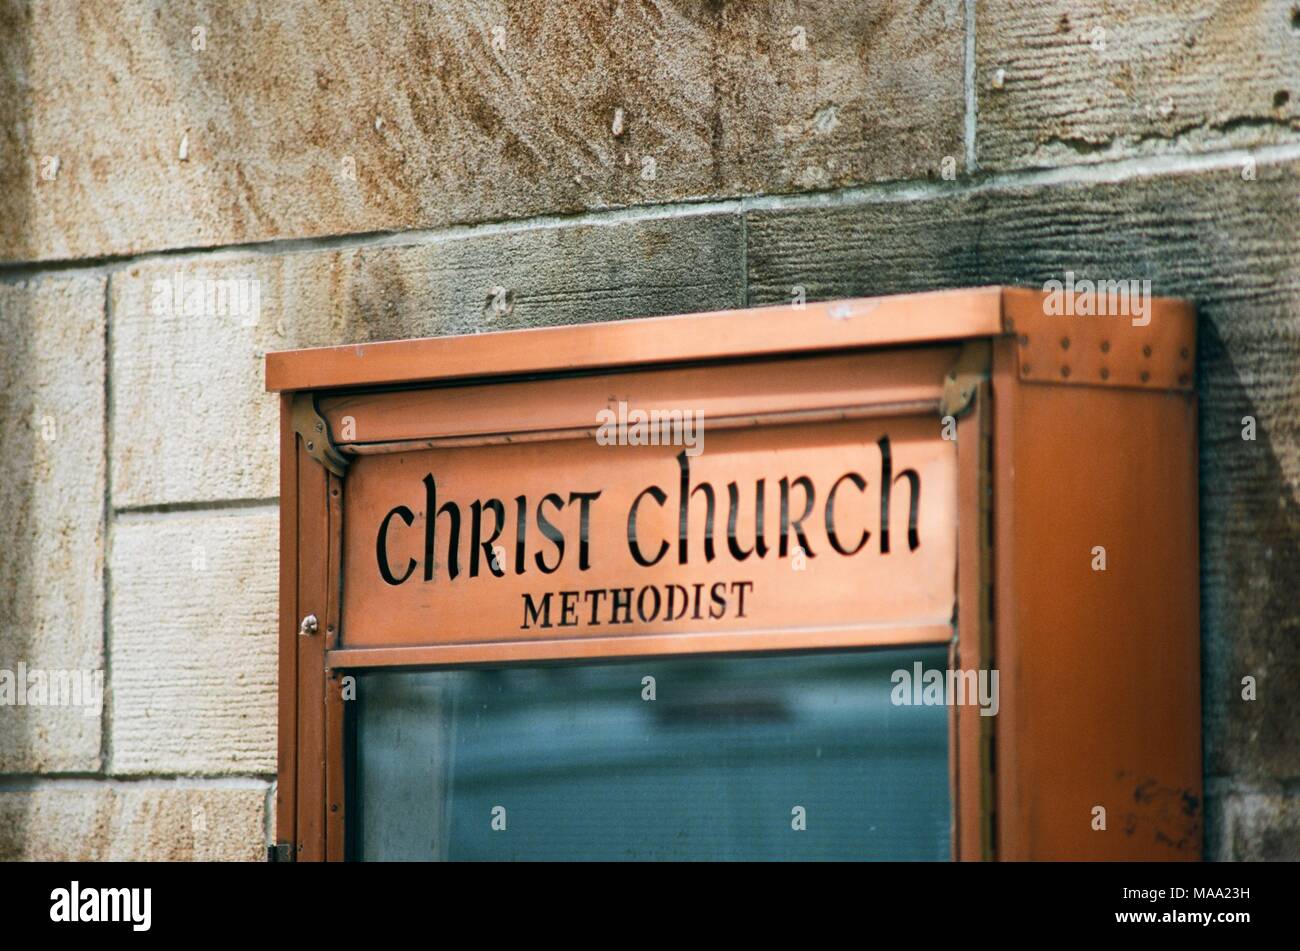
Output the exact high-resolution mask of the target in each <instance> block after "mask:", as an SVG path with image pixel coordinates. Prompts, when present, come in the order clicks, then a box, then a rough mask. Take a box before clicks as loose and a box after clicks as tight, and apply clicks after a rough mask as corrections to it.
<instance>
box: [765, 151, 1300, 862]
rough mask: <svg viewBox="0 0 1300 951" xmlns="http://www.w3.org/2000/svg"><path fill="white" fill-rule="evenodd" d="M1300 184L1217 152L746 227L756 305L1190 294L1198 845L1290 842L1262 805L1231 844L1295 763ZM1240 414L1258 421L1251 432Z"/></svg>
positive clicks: (1296, 771) (1298, 753) (1210, 854)
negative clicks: (1126, 282)
mask: <svg viewBox="0 0 1300 951" xmlns="http://www.w3.org/2000/svg"><path fill="white" fill-rule="evenodd" d="M1298 181H1300V169H1297V167H1296V166H1295V165H1294V163H1278V164H1273V165H1265V164H1261V165H1260V166H1259V169H1258V176H1257V178H1251V179H1249V180H1246V179H1244V178H1243V176H1242V175H1241V174H1240V169H1239V168H1237V167H1235V166H1232V165H1225V166H1224V167H1222V168H1213V169H1210V170H1208V171H1205V172H1192V173H1178V174H1171V175H1167V176H1151V177H1134V178H1131V179H1125V180H1121V181H1117V182H1101V183H1086V182H1085V183H1078V184H1059V185H1052V186H1044V187H1038V186H1023V187H1007V188H997V189H989V190H981V191H977V192H973V193H972V192H968V193H965V194H960V193H959V194H956V195H952V196H941V197H936V198H933V199H927V200H921V201H913V202H897V203H891V202H886V203H865V204H863V205H860V206H857V207H851V208H843V209H833V210H828V211H825V212H821V213H819V215H818V218H817V220H816V221H815V222H810V221H809V220H808V219H807V218H806V217H801V216H800V215H799V214H796V213H791V212H786V211H778V212H771V213H764V212H759V213H754V214H752V215H751V217H750V221H749V225H748V234H749V255H748V287H749V294H750V304H751V305H758V304H765V303H786V302H788V301H789V299H790V298H789V293H790V288H792V287H794V286H795V285H803V286H805V287H806V289H807V293H808V299H809V300H813V299H819V300H825V299H830V298H835V297H852V296H863V295H877V294H892V293H901V292H908V291H920V290H926V289H933V288H942V287H962V286H966V287H969V286H976V285H981V284H1018V285H1022V286H1028V287H1041V286H1042V285H1043V283H1044V282H1045V281H1046V280H1049V279H1057V280H1061V279H1062V278H1063V277H1064V272H1065V271H1066V270H1067V269H1069V270H1072V271H1074V273H1075V277H1076V280H1082V279H1084V278H1087V279H1090V280H1100V279H1110V280H1119V279H1137V280H1141V279H1150V280H1151V286H1152V292H1153V293H1155V294H1158V295H1164V296H1174V297H1183V298H1187V299H1189V300H1191V301H1193V302H1194V303H1195V304H1196V306H1197V312H1198V338H1199V339H1198V351H1199V356H1198V367H1197V370H1198V376H1197V394H1198V397H1199V402H1200V431H1199V442H1200V445H1199V457H1200V473H1199V475H1200V503H1201V520H1200V531H1201V644H1202V708H1203V718H1202V723H1203V730H1204V734H1203V735H1204V753H1205V755H1204V769H1205V776H1206V780H1207V782H1206V787H1207V790H1209V791H1210V793H1211V795H1210V799H1209V802H1207V804H1206V828H1207V830H1210V835H1209V836H1207V842H1206V846H1207V850H1206V857H1207V858H1210V859H1233V858H1264V857H1266V855H1265V854H1264V853H1271V854H1272V855H1273V856H1274V857H1283V856H1286V857H1290V858H1296V857H1298V856H1300V841H1297V840H1296V835H1295V832H1294V825H1293V823H1292V822H1291V821H1290V820H1287V819H1286V817H1285V815H1281V814H1279V815H1276V816H1270V815H1269V814H1268V813H1267V809H1268V808H1270V807H1268V806H1265V813H1264V814H1261V815H1260V816H1259V817H1258V819H1259V823H1260V829H1261V830H1265V831H1267V830H1269V829H1271V830H1272V832H1270V833H1269V834H1270V835H1272V838H1271V839H1269V842H1271V843H1272V844H1271V845H1269V844H1267V843H1262V844H1259V845H1258V847H1256V846H1254V845H1252V844H1251V843H1250V842H1247V841H1246V840H1244V839H1241V840H1240V841H1238V840H1239V839H1240V836H1238V835H1237V834H1236V833H1234V832H1233V830H1232V829H1231V828H1229V826H1232V825H1233V824H1234V822H1235V820H1231V821H1229V820H1228V818H1227V817H1229V816H1230V815H1236V814H1237V813H1238V812H1240V810H1241V804H1242V798H1241V797H1242V795H1244V794H1252V793H1253V794H1257V799H1259V798H1261V796H1260V795H1259V794H1262V798H1263V799H1264V800H1267V802H1269V803H1274V804H1282V803H1285V802H1286V801H1287V797H1288V796H1289V795H1293V793H1292V792H1290V789H1291V786H1289V785H1288V784H1293V783H1294V780H1295V777H1297V776H1300V744H1297V743H1296V724H1297V723H1300V691H1296V690H1294V689H1293V687H1292V685H1293V684H1294V683H1295V682H1296V681H1297V680H1300V605H1298V604H1297V601H1296V592H1297V591H1300V504H1298V502H1297V492H1298V491H1300V422H1298V421H1297V419H1298V416H1297V412H1296V410H1297V407H1300V383H1297V381H1298V380H1300V324H1298V323H1297V318H1296V311H1295V308H1296V302H1297V301H1298V300H1300V243H1298V242H1297V239H1296V238H1295V231H1294V221H1295V220H1296V216H1297V215H1298V214H1300V197H1298V196H1300V191H1297V183H1298ZM1078 319H1098V318H1078ZM1243 417H1252V418H1253V419H1254V420H1255V439H1254V440H1253V441H1249V440H1245V439H1243V438H1242V433H1243V422H1242V420H1243ZM1153 596H1159V592H1153ZM1134 633H1135V635H1138V634H1140V632H1134ZM1247 676H1252V677H1254V678H1255V681H1256V687H1257V695H1256V696H1257V699H1255V700H1253V701H1249V700H1245V699H1243V697H1242V689H1243V686H1242V678H1243V677H1247ZM1269 797H1275V798H1269ZM1282 808H1283V809H1285V806H1282ZM1288 830H1290V831H1288Z"/></svg>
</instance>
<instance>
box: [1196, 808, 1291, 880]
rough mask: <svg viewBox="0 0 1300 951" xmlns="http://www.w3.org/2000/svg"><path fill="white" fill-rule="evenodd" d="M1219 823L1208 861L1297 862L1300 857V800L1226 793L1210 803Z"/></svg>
mask: <svg viewBox="0 0 1300 951" xmlns="http://www.w3.org/2000/svg"><path fill="white" fill-rule="evenodd" d="M1206 806H1207V809H1212V810H1213V813H1210V815H1213V816H1214V817H1215V819H1216V821H1215V822H1214V823H1213V824H1212V826H1211V828H1210V830H1209V833H1210V836H1212V839H1211V840H1210V841H1207V843H1206V844H1207V852H1208V857H1210V858H1213V859H1216V860H1219V861H1225V862H1243V861H1244V862H1276V861H1292V862H1293V861H1295V860H1296V857H1297V856H1300V796H1296V795H1295V794H1294V793H1293V794H1291V795H1287V794H1284V793H1282V792H1280V791H1274V792H1262V791H1257V790H1252V791H1236V790H1233V791H1226V792H1222V793H1217V794H1212V795H1210V796H1209V797H1207V800H1206Z"/></svg>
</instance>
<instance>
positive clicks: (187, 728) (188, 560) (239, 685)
mask: <svg viewBox="0 0 1300 951" xmlns="http://www.w3.org/2000/svg"><path fill="white" fill-rule="evenodd" d="M278 532H279V518H278V516H276V515H248V514H240V513H235V514H227V515H205V516H165V517H161V518H145V519H143V520H136V519H131V520H128V521H119V522H118V524H117V526H116V527H115V528H114V530H113V560H112V571H111V573H110V578H111V581H112V591H111V597H112V601H111V605H112V619H111V624H112V627H111V631H112V649H113V677H112V685H113V716H112V728H111V743H110V750H111V754H110V762H109V764H108V766H109V771H110V772H111V773H113V774H133V773H135V774H138V773H163V774H176V773H186V774H190V773H205V774H241V775H248V774H258V773H261V774H267V775H270V774H272V773H274V772H275V726H276V706H275V703H276V700H275V698H276V690H277V685H276V623H277V622H276V619H277V613H276V610H277V609H276V588H277V585H278V582H279V578H278V575H277V569H278V552H279V548H278V539H279V534H278Z"/></svg>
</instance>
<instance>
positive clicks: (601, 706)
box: [352, 647, 951, 860]
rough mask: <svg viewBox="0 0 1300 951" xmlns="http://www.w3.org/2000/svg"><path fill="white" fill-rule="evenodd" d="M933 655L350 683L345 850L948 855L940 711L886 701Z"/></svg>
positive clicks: (512, 671)
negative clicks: (351, 799) (350, 781)
mask: <svg viewBox="0 0 1300 951" xmlns="http://www.w3.org/2000/svg"><path fill="white" fill-rule="evenodd" d="M946 660H947V651H946V649H945V648H943V647H933V648H906V649H902V650H883V651H856V652H851V653H834V654H829V653H818V654H798V655H791V654H771V655H765V656H748V657H723V658H709V659H698V658H686V659H677V658H670V659H664V658H656V659H647V660H641V661H633V662H619V663H601V664H584V665H580V666H577V665H575V666H567V665H566V666H537V667H509V668H502V669H456V670H431V671H430V670H426V671H385V670H375V671H369V672H364V673H361V674H359V675H358V677H357V681H358V693H357V701H356V703H357V707H356V716H357V720H356V741H357V751H356V756H355V769H356V774H355V777H354V778H355V787H354V788H355V793H356V796H355V798H356V800H357V802H356V803H355V804H354V812H353V817H352V818H353V822H354V824H355V826H354V828H355V832H356V840H355V843H356V847H355V850H354V851H355V852H356V857H359V858H363V859H435V858H437V859H455V860H487V859H591V860H617V859H675V860H692V859H749V860H756V859H947V858H949V857H950V855H951V843H950V840H949V831H950V812H951V810H950V806H949V796H948V709H947V707H944V706H895V705H894V704H892V703H891V702H890V692H891V690H892V689H893V683H892V682H891V675H892V673H893V672H894V671H896V670H900V669H902V670H907V671H908V672H909V673H910V672H911V671H912V669H913V668H912V665H913V664H914V663H916V662H920V663H922V664H923V665H924V668H925V669H927V670H929V669H939V670H942V669H944V668H945V667H946ZM647 677H653V678H654V680H653V690H654V699H653V700H649V699H643V697H644V696H648V695H649V691H650V686H649V685H648V684H649V682H648V681H646V679H645V678H647ZM497 807H501V809H503V810H504V814H502V813H501V811H500V810H498V809H497ZM800 808H801V809H802V810H803V813H804V815H805V817H806V819H805V824H806V828H805V829H803V830H796V829H795V828H793V826H794V825H796V824H798V817H797V815H796V813H797V812H798V811H799V809H800ZM494 810H496V824H497V825H500V824H502V822H503V821H504V825H505V829H504V830H501V831H498V830H494V829H493V824H494Z"/></svg>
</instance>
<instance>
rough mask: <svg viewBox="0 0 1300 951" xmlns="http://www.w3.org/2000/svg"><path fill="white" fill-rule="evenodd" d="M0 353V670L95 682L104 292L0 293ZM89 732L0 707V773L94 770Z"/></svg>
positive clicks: (57, 717) (1, 287)
mask: <svg viewBox="0 0 1300 951" xmlns="http://www.w3.org/2000/svg"><path fill="white" fill-rule="evenodd" d="M0 340H2V341H3V344H0V512H3V513H4V515H3V524H4V541H3V544H0V670H2V671H8V672H10V673H12V674H13V675H14V676H15V678H16V677H17V675H18V670H19V668H18V665H19V664H24V665H26V668H28V669H29V670H30V669H35V670H41V671H46V672H49V671H73V672H75V673H76V674H77V677H78V679H79V680H80V679H81V675H82V673H83V672H84V673H85V674H86V675H88V676H91V677H93V676H94V672H95V671H102V669H103V663H104V662H103V644H104V642H103V636H102V631H103V615H104V607H103V604H104V599H103V568H104V532H103V520H104V469H105V466H104V455H105V454H104V362H105V360H104V279H103V278H100V277H60V276H51V277H47V278H44V279H42V280H38V281H33V282H30V283H19V284H0ZM31 682H32V678H30V677H29V684H30V683H31ZM81 682H82V683H85V681H84V680H82V681H81ZM92 683H93V682H92ZM13 689H17V688H16V685H15V686H14V688H13ZM92 692H94V691H92ZM8 699H10V700H11V701H12V700H15V699H16V698H8ZM33 699H35V697H33ZM47 699H53V698H47ZM60 699H63V698H60ZM100 720H101V711H100V710H99V709H98V704H95V705H90V706H85V705H83V706H71V705H59V706H54V705H44V706H16V705H15V706H10V705H7V704H5V705H0V772H9V773H28V772H65V771H85V770H93V769H96V768H98V766H99V756H100Z"/></svg>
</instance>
